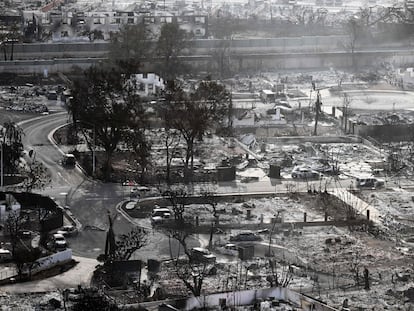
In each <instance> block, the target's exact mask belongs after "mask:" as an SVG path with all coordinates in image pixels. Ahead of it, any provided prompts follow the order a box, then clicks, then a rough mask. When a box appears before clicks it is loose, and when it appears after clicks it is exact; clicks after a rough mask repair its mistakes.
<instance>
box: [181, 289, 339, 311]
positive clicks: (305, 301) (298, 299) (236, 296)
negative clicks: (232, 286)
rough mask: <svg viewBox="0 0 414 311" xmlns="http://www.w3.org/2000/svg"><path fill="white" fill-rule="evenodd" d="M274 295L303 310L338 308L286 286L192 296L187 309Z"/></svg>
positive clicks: (252, 302) (329, 310)
mask: <svg viewBox="0 0 414 311" xmlns="http://www.w3.org/2000/svg"><path fill="white" fill-rule="evenodd" d="M269 297H273V298H274V299H283V300H285V301H289V302H291V303H295V304H296V305H297V306H300V307H301V308H302V309H303V310H309V311H310V310H314V311H318V310H320V311H335V310H337V309H335V308H331V307H329V306H326V305H324V304H321V303H320V302H318V301H315V300H313V299H312V298H309V297H305V296H303V295H301V294H300V293H297V292H295V291H293V290H290V289H288V288H284V287H276V288H264V289H258V290H245V291H238V292H228V293H218V294H213V295H208V296H201V297H191V298H189V299H188V300H187V303H186V306H185V310H192V309H194V308H202V307H217V306H219V300H220V299H226V305H227V306H235V305H237V306H241V305H253V304H254V303H255V301H256V300H257V299H258V298H261V299H264V300H265V299H268V298H269Z"/></svg>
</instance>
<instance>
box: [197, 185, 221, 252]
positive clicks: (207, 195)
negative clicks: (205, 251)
mask: <svg viewBox="0 0 414 311" xmlns="http://www.w3.org/2000/svg"><path fill="white" fill-rule="evenodd" d="M201 196H202V198H203V202H205V203H206V204H207V205H209V206H210V207H211V210H212V212H213V221H212V222H211V229H210V238H209V241H208V247H209V249H211V248H212V246H213V235H214V231H215V228H216V226H217V225H218V223H219V214H218V212H217V205H218V197H217V195H216V194H215V193H213V192H211V191H209V190H204V191H202V192H201Z"/></svg>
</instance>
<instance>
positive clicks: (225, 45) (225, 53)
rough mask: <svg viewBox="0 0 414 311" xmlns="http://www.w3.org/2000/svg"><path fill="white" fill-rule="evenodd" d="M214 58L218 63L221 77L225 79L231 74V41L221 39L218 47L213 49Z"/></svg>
mask: <svg viewBox="0 0 414 311" xmlns="http://www.w3.org/2000/svg"><path fill="white" fill-rule="evenodd" d="M211 55H212V59H213V61H214V62H215V63H216V66H217V69H218V73H219V77H220V79H225V78H227V77H228V76H230V75H231V64H230V55H231V41H230V40H221V41H219V42H218V44H217V47H216V48H214V49H213V50H212V51H211Z"/></svg>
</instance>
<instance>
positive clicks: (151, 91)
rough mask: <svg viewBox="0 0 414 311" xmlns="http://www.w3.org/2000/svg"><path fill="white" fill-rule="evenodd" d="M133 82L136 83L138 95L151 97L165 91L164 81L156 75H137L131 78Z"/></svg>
mask: <svg viewBox="0 0 414 311" xmlns="http://www.w3.org/2000/svg"><path fill="white" fill-rule="evenodd" d="M131 81H134V82H135V83H136V86H137V89H138V94H139V95H141V96H150V95H155V94H158V93H159V92H160V91H161V90H164V88H165V85H164V80H163V79H162V78H161V77H160V76H158V75H157V74H155V73H137V74H134V75H132V76H131Z"/></svg>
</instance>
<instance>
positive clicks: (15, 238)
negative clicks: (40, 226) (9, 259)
mask: <svg viewBox="0 0 414 311" xmlns="http://www.w3.org/2000/svg"><path fill="white" fill-rule="evenodd" d="M22 229H23V219H22V218H21V217H20V214H19V213H17V212H15V211H10V212H9V214H8V216H7V219H6V224H5V232H6V233H7V235H8V236H9V238H10V243H11V247H12V254H14V251H15V249H16V246H17V243H18V242H19V240H20V238H19V232H20V230H22Z"/></svg>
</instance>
